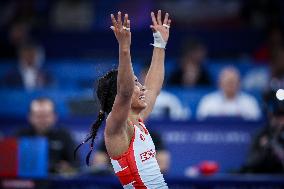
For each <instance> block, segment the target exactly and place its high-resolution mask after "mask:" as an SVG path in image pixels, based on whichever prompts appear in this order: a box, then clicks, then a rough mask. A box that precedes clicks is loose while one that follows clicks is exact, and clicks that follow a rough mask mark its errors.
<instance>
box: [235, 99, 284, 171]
mask: <svg viewBox="0 0 284 189" xmlns="http://www.w3.org/2000/svg"><path fill="white" fill-rule="evenodd" d="M274 98H275V96H274ZM270 107H271V108H270V110H268V111H267V112H268V117H269V118H268V119H269V122H268V124H267V126H266V127H264V128H262V129H261V131H259V132H258V134H257V135H256V136H255V138H254V140H253V142H252V146H251V149H250V152H249V154H248V157H247V160H246V162H245V165H244V166H243V167H242V168H241V170H240V172H241V173H267V174H283V173H284V104H283V102H281V101H278V100H277V99H275V100H274V102H272V103H270Z"/></svg>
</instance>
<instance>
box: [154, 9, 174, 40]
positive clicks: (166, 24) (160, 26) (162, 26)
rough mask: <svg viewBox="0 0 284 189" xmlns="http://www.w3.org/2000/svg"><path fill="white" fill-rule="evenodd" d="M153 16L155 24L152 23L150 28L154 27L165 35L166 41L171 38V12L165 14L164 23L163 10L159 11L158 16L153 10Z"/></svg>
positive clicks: (155, 30)
mask: <svg viewBox="0 0 284 189" xmlns="http://www.w3.org/2000/svg"><path fill="white" fill-rule="evenodd" d="M151 18H152V22H153V24H152V25H150V28H152V30H153V32H157V31H159V32H160V33H161V35H162V37H163V40H164V41H165V42H167V41H168V39H169V30H170V26H171V19H169V14H168V13H166V14H165V18H164V21H163V23H162V12H161V10H159V11H158V13H157V17H156V16H155V13H154V12H151Z"/></svg>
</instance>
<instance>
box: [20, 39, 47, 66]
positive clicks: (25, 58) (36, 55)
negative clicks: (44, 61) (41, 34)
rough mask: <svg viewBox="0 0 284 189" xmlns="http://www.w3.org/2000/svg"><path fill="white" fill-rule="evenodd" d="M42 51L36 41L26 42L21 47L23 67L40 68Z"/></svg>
mask: <svg viewBox="0 0 284 189" xmlns="http://www.w3.org/2000/svg"><path fill="white" fill-rule="evenodd" d="M41 58H42V52H41V49H40V47H39V46H37V45H36V44H34V43H26V44H24V45H22V46H21V48H20V49H19V63H20V64H21V66H22V67H33V68H38V67H40V66H41V65H40V64H41Z"/></svg>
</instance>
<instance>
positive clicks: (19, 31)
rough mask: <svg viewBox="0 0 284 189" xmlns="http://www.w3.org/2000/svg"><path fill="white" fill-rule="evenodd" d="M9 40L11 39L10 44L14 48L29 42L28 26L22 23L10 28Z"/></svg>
mask: <svg viewBox="0 0 284 189" xmlns="http://www.w3.org/2000/svg"><path fill="white" fill-rule="evenodd" d="M9 38H10V43H11V44H12V45H13V46H15V47H19V46H20V45H22V44H24V43H25V42H26V41H27V40H28V38H29V27H28V26H27V24H25V23H22V22H16V23H14V24H13V25H12V26H11V28H10V31H9Z"/></svg>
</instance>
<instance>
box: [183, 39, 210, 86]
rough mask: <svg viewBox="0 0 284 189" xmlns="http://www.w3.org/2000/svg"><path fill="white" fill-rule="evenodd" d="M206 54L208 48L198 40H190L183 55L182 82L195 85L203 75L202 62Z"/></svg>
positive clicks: (186, 84)
mask: <svg viewBox="0 0 284 189" xmlns="http://www.w3.org/2000/svg"><path fill="white" fill-rule="evenodd" d="M205 56H206V49H205V47H204V46H203V44H201V43H200V42H199V41H197V40H190V41H188V43H186V45H185V46H184V48H183V52H182V56H181V68H182V73H183V75H182V76H181V77H182V83H183V85H185V86H195V85H196V83H197V82H198V79H199V78H200V77H201V75H200V74H201V72H202V70H201V64H202V62H203V61H204V59H205Z"/></svg>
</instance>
